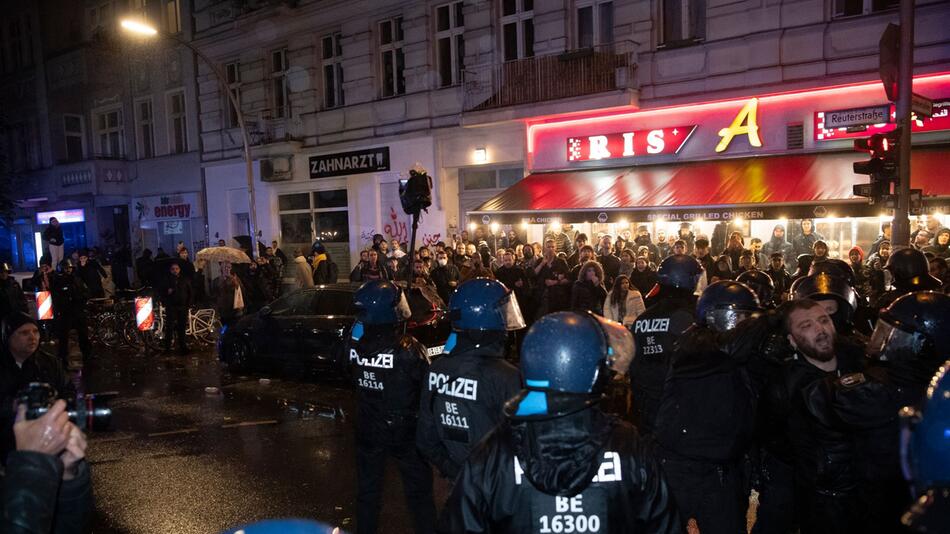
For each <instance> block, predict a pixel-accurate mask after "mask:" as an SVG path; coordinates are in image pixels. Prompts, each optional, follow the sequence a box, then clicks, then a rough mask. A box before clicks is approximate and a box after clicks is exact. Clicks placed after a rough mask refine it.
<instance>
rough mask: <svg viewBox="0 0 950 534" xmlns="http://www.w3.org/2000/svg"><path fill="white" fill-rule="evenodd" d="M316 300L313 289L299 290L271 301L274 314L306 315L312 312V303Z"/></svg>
mask: <svg viewBox="0 0 950 534" xmlns="http://www.w3.org/2000/svg"><path fill="white" fill-rule="evenodd" d="M313 300H314V292H313V291H298V292H296V293H291V294H290V295H287V296H286V297H281V298H279V299H277V300H275V301H274V302H273V303H271V305H270V308H271V314H272V315H306V314H308V313H311V312H310V303H311V302H313Z"/></svg>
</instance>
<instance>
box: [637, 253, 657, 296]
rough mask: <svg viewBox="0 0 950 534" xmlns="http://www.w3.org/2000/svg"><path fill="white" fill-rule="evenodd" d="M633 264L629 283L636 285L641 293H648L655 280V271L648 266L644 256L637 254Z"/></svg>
mask: <svg viewBox="0 0 950 534" xmlns="http://www.w3.org/2000/svg"><path fill="white" fill-rule="evenodd" d="M634 265H635V267H634V269H633V271H631V272H630V285H632V286H634V287H636V288H637V291H639V292H640V294H641V295H644V296H646V295H649V294H650V291H652V290H653V286H655V285H656V282H657V277H656V271H654V270H653V269H651V268H650V264H649V262H648V260H647V257H646V256H639V257H638V258H637V260H636V263H635V264H634Z"/></svg>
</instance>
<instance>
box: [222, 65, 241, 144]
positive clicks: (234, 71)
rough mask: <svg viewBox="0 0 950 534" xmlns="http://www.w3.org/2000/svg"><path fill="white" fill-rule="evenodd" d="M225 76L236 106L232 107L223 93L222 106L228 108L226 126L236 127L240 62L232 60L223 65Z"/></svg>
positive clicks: (239, 123)
mask: <svg viewBox="0 0 950 534" xmlns="http://www.w3.org/2000/svg"><path fill="white" fill-rule="evenodd" d="M224 71H225V76H226V78H227V80H228V90H230V91H231V94H232V95H234V100H236V101H237V103H238V107H234V105H233V104H232V103H231V99H230V98H228V95H224V106H225V107H226V108H227V109H228V123H227V125H228V128H238V127H239V126H240V125H241V122H240V121H239V120H238V114H240V113H241V110H240V109H239V108H240V106H241V63H240V62H238V61H232V62H231V63H228V64H227V65H225V66H224Z"/></svg>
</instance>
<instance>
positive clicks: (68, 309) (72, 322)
mask: <svg viewBox="0 0 950 534" xmlns="http://www.w3.org/2000/svg"><path fill="white" fill-rule="evenodd" d="M61 269H62V270H61V272H60V273H59V274H57V275H56V277H55V278H54V280H53V282H54V283H53V290H52V298H53V315H54V316H55V319H56V332H57V338H58V352H59V359H60V361H62V362H63V367H64V368H67V369H68V368H69V333H70V331H72V330H75V331H76V337H77V338H79V350H80V352H81V353H82V356H83V359H85V358H88V357H89V356H91V355H92V344H91V343H90V342H89V328H88V326H87V323H86V302H87V301H88V300H89V289H88V288H86V284H84V283H83V281H82V279H81V278H79V277H78V276H76V274H75V267H74V266H73V262H72V260H70V259H65V260H63V261H62V263H61Z"/></svg>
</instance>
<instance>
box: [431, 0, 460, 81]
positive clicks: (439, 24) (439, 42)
mask: <svg viewBox="0 0 950 534" xmlns="http://www.w3.org/2000/svg"><path fill="white" fill-rule="evenodd" d="M462 4H463V3H462V2H452V3H451V4H443V5H441V6H438V7H436V8H435V41H436V53H437V54H438V60H439V83H440V85H441V86H442V87H448V86H450V85H455V84H458V83H462V70H464V69H465V38H464V37H463V34H464V32H465V19H464V16H463V15H462Z"/></svg>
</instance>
